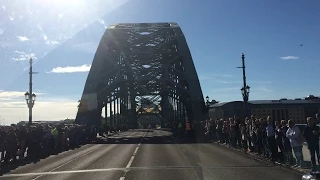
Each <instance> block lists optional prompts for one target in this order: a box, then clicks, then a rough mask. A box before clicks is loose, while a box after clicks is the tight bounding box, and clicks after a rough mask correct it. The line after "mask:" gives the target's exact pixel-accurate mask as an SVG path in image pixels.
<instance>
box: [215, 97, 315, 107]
mask: <svg viewBox="0 0 320 180" xmlns="http://www.w3.org/2000/svg"><path fill="white" fill-rule="evenodd" d="M233 102H243V101H230V102H222V103H216V104H213V105H211V106H210V107H219V106H223V105H225V104H228V103H233ZM248 103H250V104H310V103H312V104H320V99H312V100H311V99H298V98H297V99H280V100H252V101H248Z"/></svg>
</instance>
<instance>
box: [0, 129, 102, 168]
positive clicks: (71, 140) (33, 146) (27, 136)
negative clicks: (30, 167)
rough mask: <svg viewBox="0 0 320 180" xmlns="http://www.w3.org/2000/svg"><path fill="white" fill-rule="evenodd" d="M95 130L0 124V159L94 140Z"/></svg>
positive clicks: (34, 154) (29, 155)
mask: <svg viewBox="0 0 320 180" xmlns="http://www.w3.org/2000/svg"><path fill="white" fill-rule="evenodd" d="M96 136H97V129H96V128H95V127H94V126H89V125H76V124H72V125H41V124H37V125H31V126H26V125H11V126H0V152H1V162H3V163H4V164H8V163H10V162H11V161H12V162H15V161H17V160H18V159H25V158H41V157H44V156H48V155H51V154H56V153H59V152H62V151H65V150H69V149H71V148H75V147H78V146H80V145H83V144H86V143H91V142H93V141H95V139H96Z"/></svg>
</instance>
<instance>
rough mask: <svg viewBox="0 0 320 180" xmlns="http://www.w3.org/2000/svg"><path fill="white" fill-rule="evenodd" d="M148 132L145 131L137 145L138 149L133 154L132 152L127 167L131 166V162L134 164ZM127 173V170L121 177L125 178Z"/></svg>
mask: <svg viewBox="0 0 320 180" xmlns="http://www.w3.org/2000/svg"><path fill="white" fill-rule="evenodd" d="M146 134H147V132H145V133H144V135H143V136H142V138H141V140H140V142H139V144H138V146H137V147H136V149H135V150H134V152H133V154H132V156H131V158H130V160H129V162H128V164H127V166H126V168H127V169H128V168H130V167H131V164H132V162H133V160H134V158H135V157H136V154H137V153H138V150H139V147H140V145H141V142H142V141H143V139H144V137H145V136H146ZM126 174H127V172H125V173H124V175H123V177H121V178H123V179H124V178H125V176H126ZM121 178H120V180H123V179H121Z"/></svg>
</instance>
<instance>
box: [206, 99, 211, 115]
mask: <svg viewBox="0 0 320 180" xmlns="http://www.w3.org/2000/svg"><path fill="white" fill-rule="evenodd" d="M206 107H207V113H208V119H210V116H209V110H210V101H209V96H207V97H206Z"/></svg>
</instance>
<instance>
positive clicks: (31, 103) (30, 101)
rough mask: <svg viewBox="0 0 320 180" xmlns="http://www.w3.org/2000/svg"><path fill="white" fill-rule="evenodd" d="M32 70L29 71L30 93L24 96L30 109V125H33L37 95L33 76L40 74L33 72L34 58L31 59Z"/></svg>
mask: <svg viewBox="0 0 320 180" xmlns="http://www.w3.org/2000/svg"><path fill="white" fill-rule="evenodd" d="M29 63H30V69H29V92H28V91H27V92H26V93H25V94H24V96H25V99H26V102H27V105H28V108H29V125H31V124H32V108H33V106H34V102H35V101H36V95H35V94H34V93H32V74H38V72H33V71H32V58H30V59H29Z"/></svg>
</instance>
